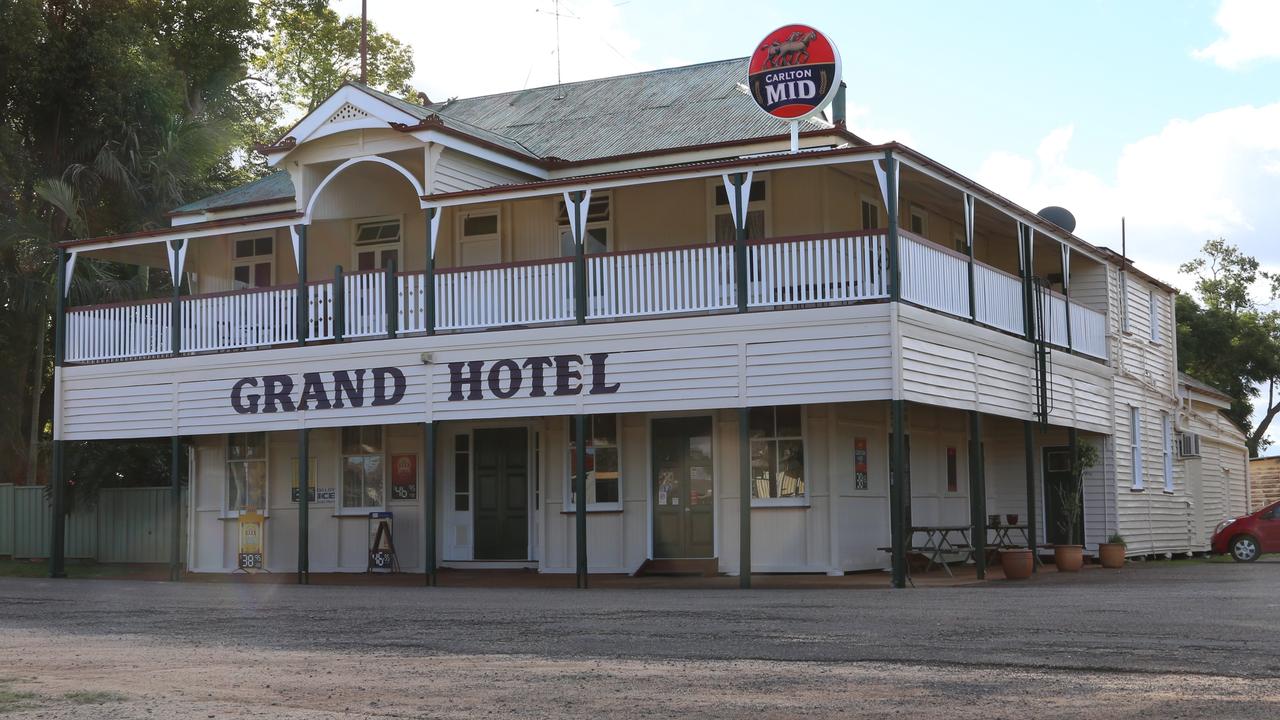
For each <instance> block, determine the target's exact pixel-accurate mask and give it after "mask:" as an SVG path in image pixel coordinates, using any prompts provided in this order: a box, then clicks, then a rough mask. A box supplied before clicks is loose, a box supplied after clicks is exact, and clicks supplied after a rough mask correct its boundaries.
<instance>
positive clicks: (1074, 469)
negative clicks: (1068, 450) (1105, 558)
mask: <svg viewBox="0 0 1280 720" xmlns="http://www.w3.org/2000/svg"><path fill="white" fill-rule="evenodd" d="M1096 464H1098V449H1097V448H1096V447H1094V446H1092V445H1088V444H1084V443H1077V444H1076V447H1075V452H1074V453H1072V456H1071V472H1070V478H1069V480H1068V481H1067V482H1064V483H1061V484H1059V485H1058V487H1057V492H1058V507H1059V508H1061V513H1062V516H1061V518H1059V520H1058V527H1059V529H1061V530H1062V534H1063V536H1064V537H1066V538H1067V542H1066V543H1065V544H1063V545H1055V546H1054V547H1053V562H1054V564H1055V565H1057V566H1058V571H1059V572H1076V571H1078V570H1079V569H1080V568H1081V567H1083V566H1084V545H1083V540H1084V538H1083V537H1081V536H1082V535H1083V534H1084V533H1083V528H1082V527H1081V522H1080V520H1081V517H1082V516H1083V515H1084V502H1083V498H1082V497H1081V495H1082V492H1081V491H1082V490H1083V488H1084V473H1085V471H1086V470H1088V469H1089V468H1091V467H1093V466H1094V465H1096Z"/></svg>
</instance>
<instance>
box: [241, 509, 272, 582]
mask: <svg viewBox="0 0 1280 720" xmlns="http://www.w3.org/2000/svg"><path fill="white" fill-rule="evenodd" d="M265 521H266V518H264V517H263V516H262V513H260V512H258V511H257V510H256V509H254V510H246V511H244V512H242V513H240V532H239V538H240V542H239V550H238V552H237V553H236V569H238V570H244V571H245V572H256V571H259V570H264V569H266V559H265V557H264V555H263V552H262V529H263V524H264V522H265Z"/></svg>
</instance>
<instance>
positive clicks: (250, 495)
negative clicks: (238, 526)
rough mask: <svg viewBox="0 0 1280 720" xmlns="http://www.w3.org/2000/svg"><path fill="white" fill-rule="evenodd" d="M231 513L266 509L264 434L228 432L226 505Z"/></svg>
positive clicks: (265, 435) (265, 443)
mask: <svg viewBox="0 0 1280 720" xmlns="http://www.w3.org/2000/svg"><path fill="white" fill-rule="evenodd" d="M226 509H227V510H228V511H230V512H244V511H248V510H257V511H258V512H265V510H266V509H267V434H266V433H262V432H255V433H231V434H230V435H227V507H226Z"/></svg>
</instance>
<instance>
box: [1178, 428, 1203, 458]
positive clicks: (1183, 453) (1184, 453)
mask: <svg viewBox="0 0 1280 720" xmlns="http://www.w3.org/2000/svg"><path fill="white" fill-rule="evenodd" d="M1178 457H1184V458H1189V457H1200V435H1199V434H1198V433H1193V432H1184V433H1182V434H1180V435H1179V436H1178Z"/></svg>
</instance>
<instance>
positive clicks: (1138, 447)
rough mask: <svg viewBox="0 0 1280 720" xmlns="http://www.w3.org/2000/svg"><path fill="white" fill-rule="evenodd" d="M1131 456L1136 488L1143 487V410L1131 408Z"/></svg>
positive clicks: (1134, 486) (1131, 468)
mask: <svg viewBox="0 0 1280 720" xmlns="http://www.w3.org/2000/svg"><path fill="white" fill-rule="evenodd" d="M1129 458H1130V463H1129V464H1130V470H1131V471H1132V473H1133V484H1132V487H1133V489H1134V490H1141V489H1142V410H1141V409H1139V408H1138V407H1136V406H1130V408H1129Z"/></svg>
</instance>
